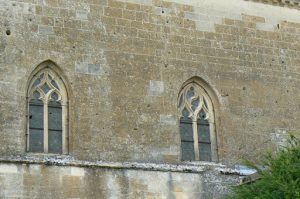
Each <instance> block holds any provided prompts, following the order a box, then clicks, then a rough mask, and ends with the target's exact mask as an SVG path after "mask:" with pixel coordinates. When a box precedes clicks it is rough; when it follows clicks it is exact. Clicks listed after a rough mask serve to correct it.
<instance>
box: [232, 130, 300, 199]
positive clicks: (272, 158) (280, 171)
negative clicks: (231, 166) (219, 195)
mask: <svg viewBox="0 0 300 199" xmlns="http://www.w3.org/2000/svg"><path fill="white" fill-rule="evenodd" d="M246 164H247V166H250V167H252V168H254V169H256V170H257V171H258V175H259V177H260V179H258V180H256V181H255V182H252V183H248V184H243V185H239V186H236V187H234V188H233V195H232V196H230V197H229V198H230V199H248V198H249V199H300V141H299V140H298V139H296V138H295V137H293V136H291V138H290V139H289V144H288V146H287V147H285V148H282V149H281V150H280V151H279V152H278V153H276V154H271V153H268V154H267V155H266V156H265V158H264V161H263V162H262V164H261V165H263V168H262V167H261V166H257V165H256V164H254V163H252V162H250V161H247V162H246Z"/></svg>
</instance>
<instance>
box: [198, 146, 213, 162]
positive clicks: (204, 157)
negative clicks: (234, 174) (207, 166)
mask: <svg viewBox="0 0 300 199" xmlns="http://www.w3.org/2000/svg"><path fill="white" fill-rule="evenodd" d="M199 154H200V161H211V146H210V144H206V143H199Z"/></svg>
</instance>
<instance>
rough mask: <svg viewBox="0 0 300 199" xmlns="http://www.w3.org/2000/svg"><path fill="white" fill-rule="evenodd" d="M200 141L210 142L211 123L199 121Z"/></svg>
mask: <svg viewBox="0 0 300 199" xmlns="http://www.w3.org/2000/svg"><path fill="white" fill-rule="evenodd" d="M197 129H198V139H199V140H198V141H199V142H207V143H210V133H209V125H208V124H207V125H206V124H199V123H198V127H197Z"/></svg>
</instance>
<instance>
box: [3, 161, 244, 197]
mask: <svg viewBox="0 0 300 199" xmlns="http://www.w3.org/2000/svg"><path fill="white" fill-rule="evenodd" d="M2 161H4V160H3V159H2ZM15 161H16V160H15ZM46 164H47V165H45V164H42V163H41V161H38V160H36V159H35V160H33V159H31V160H28V159H27V160H26V161H25V159H18V161H16V162H13V161H10V163H1V164H0V198H28V199H29V198H30V199H34V198H37V199H40V198H45V199H48V198H49V199H52V198H81V199H84V198H86V199H99V198H110V199H116V198H118V199H123V198H124V199H131V198H132V199H135V198H145V199H146V198H147V199H148V198H149V199H150V198H156V199H166V198H168V199H175V198H177V199H194V198H195V199H196V198H203V199H209V198H215V199H218V198H223V197H224V196H225V195H226V194H228V192H229V187H228V185H232V184H236V183H237V182H238V175H236V174H234V173H232V172H226V175H225V174H224V173H225V171H226V169H224V167H222V165H217V164H206V165H205V164H203V165H197V166H195V165H194V166H192V165H177V166H174V165H157V164H156V165H154V164H139V163H135V164H133V163H131V164H130V163H127V164H125V163H122V164H117V163H105V162H97V163H91V162H78V161H72V160H67V161H66V160H61V161H57V160H56V161H54V162H53V161H52V160H49V159H48V160H47V163H46ZM51 164H52V165H51ZM55 164H56V165H55ZM57 164H61V165H60V166H57ZM71 165H73V166H71ZM74 165H76V166H74ZM228 171H229V170H228ZM222 173H223V174H222Z"/></svg>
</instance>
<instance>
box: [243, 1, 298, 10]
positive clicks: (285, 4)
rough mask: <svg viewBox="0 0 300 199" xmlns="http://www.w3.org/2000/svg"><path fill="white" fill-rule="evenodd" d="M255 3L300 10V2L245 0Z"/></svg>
mask: <svg viewBox="0 0 300 199" xmlns="http://www.w3.org/2000/svg"><path fill="white" fill-rule="evenodd" d="M245 1H254V2H260V3H265V4H271V5H277V6H282V7H289V8H294V9H298V10H300V0H245Z"/></svg>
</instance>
